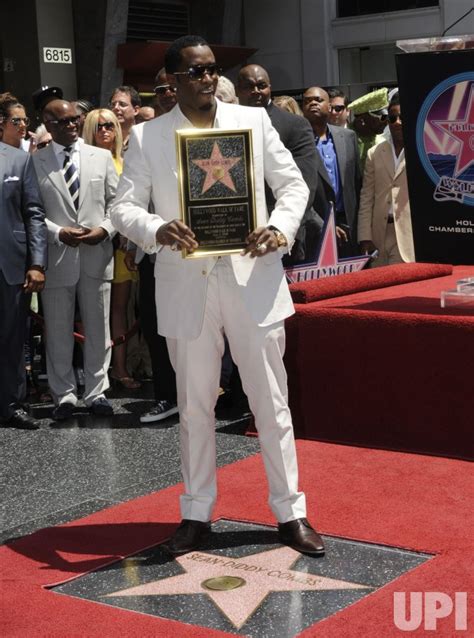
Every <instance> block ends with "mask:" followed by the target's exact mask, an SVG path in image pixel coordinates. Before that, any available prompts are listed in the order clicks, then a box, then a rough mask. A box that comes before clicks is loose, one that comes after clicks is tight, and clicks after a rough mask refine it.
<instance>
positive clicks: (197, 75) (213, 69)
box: [173, 64, 222, 80]
mask: <svg viewBox="0 0 474 638" xmlns="http://www.w3.org/2000/svg"><path fill="white" fill-rule="evenodd" d="M220 73H222V69H221V68H220V67H219V66H217V64H195V65H193V66H190V67H189V69H188V70H187V71H175V72H174V73H173V75H186V76H187V77H188V78H189V79H190V80H202V79H203V77H204V76H205V75H206V74H207V75H211V76H213V75H219V74H220Z"/></svg>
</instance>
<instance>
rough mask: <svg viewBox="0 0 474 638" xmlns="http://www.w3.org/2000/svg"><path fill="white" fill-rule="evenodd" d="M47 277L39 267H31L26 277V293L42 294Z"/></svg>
mask: <svg viewBox="0 0 474 638" xmlns="http://www.w3.org/2000/svg"><path fill="white" fill-rule="evenodd" d="M44 281H45V276H44V272H43V269H42V268H40V267H39V266H31V268H30V269H29V270H28V271H27V273H26V275H25V283H24V284H23V291H24V292H41V291H42V290H43V288H44Z"/></svg>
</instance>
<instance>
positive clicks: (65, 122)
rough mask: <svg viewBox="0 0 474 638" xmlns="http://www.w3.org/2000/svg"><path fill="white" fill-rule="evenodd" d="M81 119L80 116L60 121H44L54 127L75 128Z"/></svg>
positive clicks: (64, 118)
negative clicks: (71, 126)
mask: <svg viewBox="0 0 474 638" xmlns="http://www.w3.org/2000/svg"><path fill="white" fill-rule="evenodd" d="M80 119H81V116H80V115H74V116H73V117H63V118H61V119H60V120H45V121H46V122H47V123H48V124H54V125H55V126H70V125H71V124H72V125H73V126H77V125H78V124H79V121H80Z"/></svg>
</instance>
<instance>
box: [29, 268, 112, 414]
mask: <svg viewBox="0 0 474 638" xmlns="http://www.w3.org/2000/svg"><path fill="white" fill-rule="evenodd" d="M110 287H111V284H110V281H103V280H102V279H93V278H92V277H87V276H86V275H81V278H80V279H79V281H78V282H77V284H76V285H75V286H64V287H61V288H45V290H44V291H43V292H42V300H43V310H44V318H45V323H46V368H47V372H48V383H49V387H50V390H51V393H52V395H53V398H54V401H55V403H56V404H58V403H63V402H65V401H67V402H69V403H73V404H74V405H76V403H77V388H76V380H75V377H74V370H73V367H72V354H73V348H74V337H73V330H74V310H75V302H76V295H77V299H78V302H79V310H80V314H81V321H82V324H83V326H84V334H85V341H84V376H85V393H84V402H85V404H86V405H90V404H91V403H92V402H93V401H94V399H96V398H97V397H98V396H100V395H102V394H103V393H104V392H105V390H107V389H108V388H109V379H108V376H107V370H108V369H109V365H110V356H111V347H110V327H109V314H110Z"/></svg>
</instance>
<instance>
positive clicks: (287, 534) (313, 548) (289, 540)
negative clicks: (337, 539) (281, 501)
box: [278, 518, 324, 556]
mask: <svg viewBox="0 0 474 638" xmlns="http://www.w3.org/2000/svg"><path fill="white" fill-rule="evenodd" d="M278 534H279V536H280V540H281V542H282V543H283V544H284V545H289V547H291V548H292V549H295V550H296V551H297V552H301V554H310V555H311V556H324V543H323V540H322V538H321V536H320V535H319V534H318V533H317V532H316V531H315V530H314V529H313V528H312V527H311V525H310V524H309V523H308V520H307V519H306V518H297V519H296V520H295V521H289V522H288V523H278Z"/></svg>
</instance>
